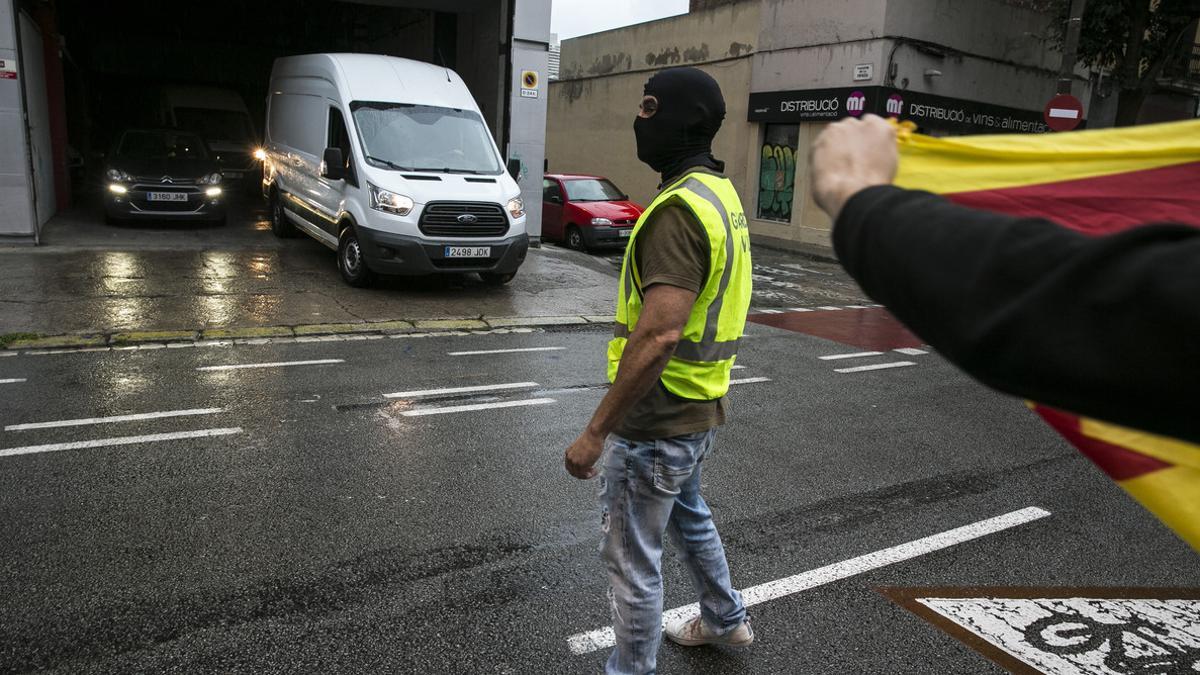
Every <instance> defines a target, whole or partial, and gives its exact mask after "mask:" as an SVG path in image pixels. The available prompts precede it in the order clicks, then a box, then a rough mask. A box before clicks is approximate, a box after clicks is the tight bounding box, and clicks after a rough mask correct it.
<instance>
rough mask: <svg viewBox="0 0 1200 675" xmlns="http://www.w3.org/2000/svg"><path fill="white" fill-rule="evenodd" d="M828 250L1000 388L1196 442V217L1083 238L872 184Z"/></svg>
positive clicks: (1199, 375)
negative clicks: (1190, 222) (1192, 223)
mask: <svg viewBox="0 0 1200 675" xmlns="http://www.w3.org/2000/svg"><path fill="white" fill-rule="evenodd" d="M833 240H834V247H835V249H836V251H837V254H838V257H839V258H840V259H841V261H842V265H843V267H845V268H846V271H848V272H849V273H850V274H851V276H853V277H854V278H855V279H856V280H857V281H858V283H859V284H860V285H861V286H862V288H863V290H864V291H866V293H867V294H868V295H870V296H871V297H872V298H874V299H875V300H876V301H878V302H880V303H882V304H883V305H885V306H886V307H887V308H888V309H889V310H891V311H892V312H893V313H894V314H895V315H896V317H897V318H899V319H900V320H901V321H903V322H904V323H905V324H906V325H907V326H908V327H909V328H910V329H912V330H913V331H914V332H915V333H916V334H917V335H919V336H920V337H921V338H922V339H924V340H925V341H926V342H927V343H929V344H930V345H931V346H933V347H934V348H935V349H937V350H938V351H939V352H941V353H942V354H943V355H944V356H945V357H946V358H948V359H949V360H950V361H952V362H954V363H955V364H956V365H958V366H959V367H961V368H963V369H964V370H966V371H967V372H968V373H969V374H971V375H972V376H974V377H975V378H977V379H979V380H980V381H982V382H983V383H984V384H987V385H990V386H992V387H995V388H996V389H999V390H1001V391H1004V392H1007V393H1010V394H1014V395H1017V396H1021V397H1025V398H1028V399H1032V400H1034V401H1037V402H1039V403H1044V404H1047V405H1051V406H1055V407H1059V408H1063V409H1065V410H1070V411H1072V412H1075V413H1078V414H1082V415H1086V416H1089V417H1094V418H1097V419H1103V420H1108V421H1111V422H1115V423H1117V424H1123V425H1126V426H1131V427H1135V428H1140V429H1144V430H1147V431H1151V432H1156V433H1160V434H1165V435H1169V436H1175V437H1178V438H1183V439H1187V440H1191V441H1196V442H1200V228H1194V227H1189V226H1185V225H1173V224H1155V225H1146V226H1143V227H1138V228H1134V229H1132V230H1129V231H1126V232H1122V233H1120V234H1116V235H1110V236H1106V237H1096V238H1093V237H1088V236H1085V235H1083V234H1080V233H1078V232H1074V231H1072V230H1069V229H1066V228H1064V227H1061V226H1059V225H1056V224H1054V223H1052V222H1050V221H1047V220H1041V219H1033V218H1014V217H1011V216H1005V215H999V214H994V213H990V212H984V211H977V210H974V209H970V208H966V207H962V206H958V205H956V204H953V203H951V202H949V201H947V200H945V199H943V198H941V197H938V196H936V195H932V194H929V193H926V192H917V191H911V190H902V189H899V188H895V187H891V186H887V187H873V188H868V189H866V190H863V191H861V192H859V193H858V194H856V195H855V196H854V197H852V198H851V199H850V201H849V202H847V204H846V206H845V208H844V209H843V210H842V213H841V214H840V216H839V217H838V220H837V223H836V224H835V226H834V232H833Z"/></svg>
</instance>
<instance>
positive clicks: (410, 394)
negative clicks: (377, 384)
mask: <svg viewBox="0 0 1200 675" xmlns="http://www.w3.org/2000/svg"><path fill="white" fill-rule="evenodd" d="M536 386H538V383H537V382H509V383H507V384H481V385H478V386H474V387H449V388H446V389H418V390H416V391H398V392H396V393H394V394H384V395H383V397H384V398H417V397H419V396H443V395H445V396H450V395H454V394H474V393H476V392H481V391H504V390H507V389H532V388H533V387H536Z"/></svg>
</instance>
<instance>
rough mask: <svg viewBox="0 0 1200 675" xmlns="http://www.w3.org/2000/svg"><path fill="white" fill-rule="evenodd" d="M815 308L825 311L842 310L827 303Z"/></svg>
mask: <svg viewBox="0 0 1200 675" xmlns="http://www.w3.org/2000/svg"><path fill="white" fill-rule="evenodd" d="M817 309H820V310H824V311H826V312H840V311H841V310H842V308H841V307H834V306H833V305H827V306H825V307H818V308H817Z"/></svg>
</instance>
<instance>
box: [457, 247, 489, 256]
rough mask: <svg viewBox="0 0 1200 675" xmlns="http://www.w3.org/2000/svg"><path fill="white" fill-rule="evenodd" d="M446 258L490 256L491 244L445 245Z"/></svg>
mask: <svg viewBox="0 0 1200 675" xmlns="http://www.w3.org/2000/svg"><path fill="white" fill-rule="evenodd" d="M446 257H447V258H490V257H492V247H491V246H447V247H446Z"/></svg>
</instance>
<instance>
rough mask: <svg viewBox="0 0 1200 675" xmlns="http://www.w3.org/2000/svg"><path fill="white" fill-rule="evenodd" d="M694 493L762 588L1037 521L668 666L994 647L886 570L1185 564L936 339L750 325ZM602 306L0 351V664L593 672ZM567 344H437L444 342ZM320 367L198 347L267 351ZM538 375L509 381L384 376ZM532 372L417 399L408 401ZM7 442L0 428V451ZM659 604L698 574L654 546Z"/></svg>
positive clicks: (1176, 545) (776, 607)
mask: <svg viewBox="0 0 1200 675" xmlns="http://www.w3.org/2000/svg"><path fill="white" fill-rule="evenodd" d="M748 333H749V335H750V336H751V337H749V338H748V339H747V341H746V346H745V347H744V349H743V354H742V356H741V357H740V358H739V363H740V364H742V365H744V366H745V369H742V370H738V371H737V377H738V378H758V377H765V378H770V379H769V381H764V382H754V383H748V384H744V385H739V386H737V387H735V388H734V390H733V392H732V393H731V396H730V406H731V423H730V425H729V426H728V427H727V428H725V429H724V430H723V431H722V432H721V434H720V435H719V438H718V447H717V451H716V454H715V455H714V456H712V457H711V458H710V459H709V460H708V462H706V466H707V469H706V478H705V491H706V495H707V497H708V499H709V501H710V504H711V505H712V507H713V509H714V511H715V513H716V517H717V522H718V526H719V528H720V530H721V532H722V536H723V539H724V541H725V544H726V548H727V551H728V555H729V559H730V563H731V567H732V570H733V577H734V581H735V584H737V585H738V586H740V587H745V586H750V585H755V584H763V583H766V582H770V581H773V580H777V579H780V578H783V577H787V576H789V575H793V574H797V573H800V572H804V571H806V570H812V569H815V568H818V567H821V566H823V565H827V564H830V563H834V562H838V561H842V560H846V559H848V558H852V557H855V556H859V555H862V554H865V553H869V552H872V551H876V550H879V549H883V548H887V547H891V546H895V545H898V544H902V543H904V542H909V541H912V540H915V539H918V538H921V537H926V536H928V535H932V534H935V533H939V532H942V531H945V530H949V529H951V528H956V527H959V526H962V525H967V524H969V523H973V522H976V521H979V520H982V519H986V518H991V517H993V516H998V515H1001V514H1005V513H1009V512H1012V511H1016V510H1019V509H1023V508H1026V507H1029V506H1038V507H1041V508H1043V509H1046V510H1047V511H1049V512H1050V513H1051V515H1050V516H1049V517H1046V518H1043V519H1041V520H1037V521H1036V522H1031V523H1028V524H1025V525H1021V526H1019V527H1016V528H1013V529H1011V530H1006V531H1003V532H999V533H996V534H991V535H988V536H986V537H982V538H979V539H977V540H973V541H968V542H965V543H961V544H958V545H955V546H952V547H950V548H947V549H945V550H941V551H938V552H934V553H930V554H927V555H922V556H918V557H916V558H913V559H911V560H908V561H905V562H900V563H897V564H894V565H891V566H887V567H882V568H880V569H876V570H873V571H868V572H866V573H864V574H860V575H856V576H852V577H850V578H848V579H845V580H842V581H837V582H834V583H830V584H827V585H824V586H820V587H818V588H814V589H811V590H806V591H802V592H799V593H796V594H794V595H789V596H786V597H783V598H780V599H777V600H772V601H770V602H767V603H764V604H762V605H758V606H756V607H754V608H752V610H751V612H752V614H753V617H754V626H755V630H756V633H757V636H758V641H757V642H756V643H755V645H753V646H752V647H751V648H749V649H746V650H741V651H735V650H726V649H709V648H702V649H694V650H684V649H682V648H678V647H675V646H671V645H664V646H663V648H662V650H661V651H660V672H663V673H849V672H854V673H930V672H955V673H960V672H961V673H967V672H970V673H987V672H1001V671H1000V670H999V668H998V667H996V666H994V665H992V664H991V662H989V661H987V660H986V659H984V658H983V657H982V656H980V655H978V654H977V653H976V652H974V651H972V650H971V649H969V648H967V647H966V646H964V645H963V644H962V643H960V642H958V641H957V640H955V639H954V638H952V637H950V636H948V635H947V634H945V633H943V632H941V631H940V630H938V629H937V628H935V627H933V626H931V625H930V624H927V623H925V622H924V621H923V620H922V619H920V618H918V617H916V616H915V615H912V614H910V613H909V612H908V611H907V610H904V609H902V608H901V607H899V606H897V605H895V604H893V603H892V602H891V601H890V600H888V599H886V598H885V597H884V596H883V595H881V594H880V593H879V592H878V591H876V590H875V589H876V588H879V587H894V586H900V587H911V586H1089V587H1092V586H1163V587H1194V586H1197V585H1200V557H1197V556H1196V555H1195V553H1193V552H1192V551H1191V550H1190V549H1189V548H1187V547H1186V546H1185V545H1184V544H1182V543H1181V542H1179V541H1178V540H1177V539H1175V538H1174V537H1173V536H1172V535H1171V534H1169V533H1168V532H1167V531H1166V530H1165V529H1164V528H1163V527H1162V526H1160V525H1159V524H1158V523H1157V522H1156V521H1155V520H1154V519H1153V518H1151V517H1150V516H1148V515H1147V514H1146V513H1144V512H1143V511H1142V510H1141V509H1140V508H1139V507H1138V506H1136V505H1135V504H1134V503H1132V502H1131V501H1129V500H1128V499H1126V498H1125V497H1124V496H1123V493H1121V491H1120V490H1119V488H1117V487H1116V486H1115V485H1113V484H1112V483H1110V482H1109V481H1108V480H1107V479H1106V478H1105V477H1103V476H1102V475H1101V474H1100V473H1099V472H1098V471H1097V470H1096V469H1094V468H1093V467H1092V465H1091V464H1090V463H1088V462H1087V461H1086V460H1085V459H1083V458H1081V457H1079V456H1078V455H1077V454H1075V452H1074V451H1073V450H1071V449H1070V448H1069V447H1068V446H1067V445H1066V444H1065V443H1064V442H1062V441H1061V440H1060V439H1059V438H1058V436H1056V435H1055V434H1054V433H1052V432H1051V431H1050V430H1049V429H1048V428H1047V427H1045V426H1044V425H1042V424H1041V423H1040V422H1039V421H1038V420H1037V419H1036V418H1035V417H1034V416H1033V415H1032V414H1031V413H1030V412H1029V411H1028V410H1027V409H1026V408H1025V407H1024V406H1023V405H1022V404H1021V403H1020V402H1019V401H1015V400H1012V399H1009V398H1005V397H1001V396H999V395H996V394H993V393H990V392H988V391H986V390H983V389H982V388H980V387H979V386H978V385H976V384H974V383H973V382H971V381H969V380H968V379H966V378H965V377H964V376H962V375H960V374H958V373H957V372H956V371H955V370H954V369H953V368H952V367H950V366H949V365H948V364H946V363H945V362H944V361H942V360H941V359H940V358H938V357H937V356H936V355H932V354H929V355H922V356H914V357H911V358H912V359H913V360H914V361H916V362H917V365H916V366H914V367H909V368H900V369H894V370H884V371H875V372H864V373H851V374H841V373H837V372H835V367H837V366H838V364H837V363H836V362H830V361H822V360H820V359H819V358H818V357H820V356H822V355H829V354H833V353H841V352H850V351H855V350H854V349H852V348H850V347H847V346H845V345H840V344H836V343H833V342H829V341H826V340H822V339H818V338H814V337H810V336H807V335H802V334H798V333H792V332H788V331H783V330H779V329H775V328H768V327H765V326H758V325H755V326H751V327H750V329H749V330H748ZM605 340H606V336H605V335H604V333H603V332H602V331H600V330H598V329H592V330H562V331H531V332H524V333H506V334H478V335H463V336H441V337H426V338H398V339H391V338H383V339H379V340H362V341H337V342H333V341H331V342H312V343H302V344H296V343H292V344H266V345H258V346H231V347H207V348H204V347H201V348H184V349H159V350H152V351H121V352H106V353H76V354H57V355H42V356H34V355H24V354H23V355H19V356H11V357H4V358H0V379H5V378H7V379H24V380H25V381H24V382H16V383H10V384H2V385H0V424H3V425H5V426H11V425H17V424H28V423H36V422H47V421H53V420H65V419H75V418H94V417H102V416H112V415H128V414H136V413H150V412H156V411H172V410H185V409H187V410H196V409H219V411H216V412H211V411H210V412H207V413H205V414H195V415H188V416H178V417H167V418H155V419H149V420H138V421H125V422H117V423H106V424H90V425H79V426H71V427H58V428H45V429H23V430H22V429H17V430H13V429H5V430H4V431H0V449H11V448H18V447H28V446H35V445H44V444H53V443H69V442H76V441H85V440H95V439H107V438H113V437H126V436H137V435H151V434H168V433H173V432H194V431H198V430H213V429H216V430H223V431H222V432H221V433H223V434H225V435H214V436H210V437H203V438H185V439H174V440H160V441H147V442H144V443H140V444H134V445H122V446H113V447H93V448H82V449H65V450H59V451H48V452H31V453H29V454H20V455H14V456H0V541H3V542H4V546H3V548H0V585H2V587H3V588H4V593H3V596H2V598H0V670H3V671H14V672H24V671H35V670H45V671H52V672H64V673H67V672H70V673H112V672H281V673H282V672H320V673H339V672H347V673H348V672H401V673H576V672H579V673H588V672H599V671H600V668H601V664H602V663H603V661H604V659H605V657H606V652H605V651H596V652H591V653H586V654H582V655H575V654H573V653H572V652H571V651H570V650H569V649H568V646H567V639H568V638H569V637H570V636H572V635H575V634H577V633H581V632H585V631H589V630H592V629H595V628H600V627H603V626H605V625H607V624H608V616H607V612H608V610H607V605H606V602H605V600H604V590H605V582H604V580H603V577H602V575H601V568H600V563H599V560H598V557H597V553H596V548H597V542H598V539H597V536H598V527H599V512H598V507H597V505H596V494H595V493H596V489H597V484H596V483H581V482H578V481H575V480H573V479H571V478H569V477H568V476H567V475H566V474H565V472H564V471H563V469H562V464H561V456H562V451H563V449H564V448H565V446H566V445H567V444H568V443H569V442H570V441H571V440H572V439H573V438H574V436H575V434H576V432H577V431H578V429H579V428H580V427H581V426H582V425H583V424H584V423H585V421H586V419H587V417H588V416H589V415H590V412H591V410H592V409H593V407H594V406H595V404H596V403H597V401H598V400H599V398H600V396H601V395H602V392H603V389H602V387H600V386H598V385H600V384H601V383H602V382H603V369H602V356H601V355H602V353H603V352H602V349H603V345H604V342H605ZM535 347H537V348H541V347H563V348H564V349H562V350H558V351H538V352H518V353H505V354H477V355H462V356H450V355H448V353H449V352H462V351H479V350H497V349H516V348H520V349H528V348H535ZM322 359H341V360H343V361H344V362H343V363H331V364H324V365H303V366H290V367H273V368H256V369H237V370H197V368H203V367H211V366H222V365H238V364H252V363H265V362H288V361H308V360H322ZM518 382H531V383H536V385H530V386H529V387H527V388H522V389H513V390H507V391H505V392H502V393H492V394H476V395H460V396H457V397H455V396H433V397H420V396H414V395H406V396H402V397H398V398H392V399H388V398H384V396H383V395H384V394H386V393H394V392H407V391H414V390H430V389H443V388H449V387H464V386H479V385H493V384H501V383H518ZM529 399H552V400H553V401H552V402H547V403H544V404H540V405H530V406H524V407H511V408H498V409H485V410H477V411H471V412H456V413H450V414H441V415H427V416H406V415H404V413H405V412H412V411H420V410H423V409H427V408H436V407H447V406H457V405H465V404H487V403H500V402H510V401H525V400H529ZM3 454H4V453H3V452H0V455H3ZM664 567H665V571H666V588H667V590H666V607H668V608H669V607H675V606H679V605H682V604H686V603H688V602H691V601H693V597H692V593H691V589H690V585H689V582H688V581H687V580H686V578H685V575H684V572H683V570H682V568H681V566H680V564H679V563H678V561H677V560H675V559H674V556H673V554H668V556H667V559H666V560H665V562H664Z"/></svg>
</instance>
